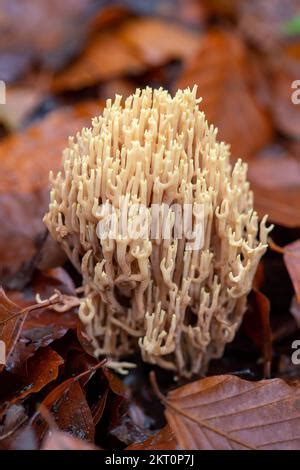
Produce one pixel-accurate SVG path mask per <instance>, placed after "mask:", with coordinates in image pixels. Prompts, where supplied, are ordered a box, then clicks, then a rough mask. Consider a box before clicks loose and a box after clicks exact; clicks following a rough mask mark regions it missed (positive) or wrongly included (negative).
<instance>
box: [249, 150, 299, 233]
mask: <svg viewBox="0 0 300 470" xmlns="http://www.w3.org/2000/svg"><path fill="white" fill-rule="evenodd" d="M248 175H249V180H250V182H251V188H252V190H253V192H254V206H255V209H256V210H257V212H258V214H259V215H260V216H261V217H262V216H263V215H264V214H268V215H269V219H270V220H271V221H272V222H274V223H276V224H280V225H283V226H285V227H290V228H292V227H299V226H300V213H299V207H298V206H299V203H298V201H299V198H300V166H299V162H298V160H296V158H294V157H293V156H292V155H290V154H288V153H287V152H286V151H285V150H284V149H283V148H281V147H278V146H276V147H274V146H271V147H266V148H265V149H264V150H263V151H262V152H260V153H258V155H257V156H255V157H254V158H252V159H251V161H250V162H249V172H248Z"/></svg>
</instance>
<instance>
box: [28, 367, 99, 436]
mask: <svg viewBox="0 0 300 470" xmlns="http://www.w3.org/2000/svg"><path fill="white" fill-rule="evenodd" d="M103 364H104V362H103V361H102V362H99V363H98V364H97V365H95V366H92V367H90V368H89V369H88V370H86V371H84V372H82V373H80V374H78V375H77V376H75V377H71V378H69V379H67V380H65V381H64V382H62V383H61V384H59V385H57V386H56V387H55V388H54V389H53V390H51V392H49V394H48V395H47V396H46V397H45V398H44V400H43V401H42V403H41V407H42V408H46V409H47V410H49V411H50V412H52V413H53V414H54V417H55V420H56V423H57V424H58V426H59V428H61V429H62V430H63V431H68V432H70V433H71V434H72V435H73V436H75V437H79V438H82V439H86V440H89V441H93V437H94V433H95V425H94V421H93V416H92V412H91V410H90V408H89V406H88V404H87V401H86V397H85V395H84V393H83V390H82V387H81V384H80V382H79V381H80V380H81V379H85V378H86V377H87V376H89V377H91V376H92V375H93V374H94V372H95V371H96V370H97V369H98V368H101V367H102V366H103ZM30 424H31V425H32V426H33V427H34V429H35V431H36V434H37V436H38V437H39V440H41V439H42V438H43V437H44V435H45V433H46V430H47V422H46V421H45V420H44V419H42V417H41V416H40V412H39V411H38V412H37V413H35V415H34V416H33V417H32V418H31V420H30Z"/></svg>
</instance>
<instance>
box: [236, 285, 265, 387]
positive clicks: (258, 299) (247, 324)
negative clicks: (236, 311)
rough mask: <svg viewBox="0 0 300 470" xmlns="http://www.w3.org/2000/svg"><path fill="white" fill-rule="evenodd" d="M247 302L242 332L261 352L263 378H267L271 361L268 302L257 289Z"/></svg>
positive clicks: (252, 292)
mask: <svg viewBox="0 0 300 470" xmlns="http://www.w3.org/2000/svg"><path fill="white" fill-rule="evenodd" d="M248 300H249V307H248V311H247V312H246V315H245V316H244V319H243V323H242V330H243V332H244V333H245V334H246V335H247V336H248V337H249V338H250V339H251V340H252V341H253V342H254V344H255V345H256V346H257V347H258V348H259V349H260V351H261V352H262V354H263V358H264V376H265V377H268V378H269V377H270V373H271V361H272V330H271V325H270V301H269V299H268V298H267V297H266V296H265V295H264V294H263V293H262V292H260V291H259V290H257V289H253V290H252V291H251V293H250V295H249V298H248Z"/></svg>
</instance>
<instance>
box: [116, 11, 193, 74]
mask: <svg viewBox="0 0 300 470" xmlns="http://www.w3.org/2000/svg"><path fill="white" fill-rule="evenodd" d="M119 37H120V38H121V39H122V40H123V41H124V42H125V43H126V44H128V45H129V46H130V47H131V48H132V49H133V50H135V51H136V53H137V54H138V55H139V57H140V58H141V59H142V60H144V61H145V62H146V63H147V64H148V65H151V66H156V65H161V64H163V63H165V62H167V61H169V60H171V59H185V58H187V57H190V56H191V55H193V54H194V53H195V51H196V50H197V48H198V43H199V34H198V33H195V32H192V31H189V30H188V29H185V28H183V27H181V26H178V25H176V24H174V23H168V22H166V21H162V20H158V19H152V18H137V19H133V20H131V21H127V22H126V23H125V24H124V25H123V26H122V27H121V29H120V32H119Z"/></svg>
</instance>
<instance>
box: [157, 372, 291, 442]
mask: <svg viewBox="0 0 300 470" xmlns="http://www.w3.org/2000/svg"><path fill="white" fill-rule="evenodd" d="M152 382H153V384H154V386H155V387H157V385H156V383H155V379H153V376H152ZM156 392H157V393H158V394H159V395H160V398H161V400H162V401H163V402H164V403H165V405H166V412H165V413H166V417H167V420H168V422H169V424H170V426H171V428H172V430H173V432H174V433H175V436H176V439H177V440H178V444H179V447H180V448H181V449H220V450H221V449H223V450H225V449H240V450H247V449H248V450H249V449H261V450H263V449H264V450H267V449H269V450H271V449H273V450H274V449H276V450H284V449H285V450H287V449H299V448H300V407H299V403H300V389H299V388H295V387H291V386H290V385H288V384H286V383H285V382H284V381H283V380H281V379H272V380H261V381H259V382H248V381H247V380H243V379H240V378H238V377H236V376H231V375H220V376H213V377H207V378H205V379H202V380H197V381H195V382H192V383H190V384H188V385H185V386H183V387H180V388H178V389H176V390H173V391H171V392H170V393H169V394H168V396H167V398H165V397H164V396H163V395H162V394H161V393H160V392H159V390H157V389H156Z"/></svg>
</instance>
